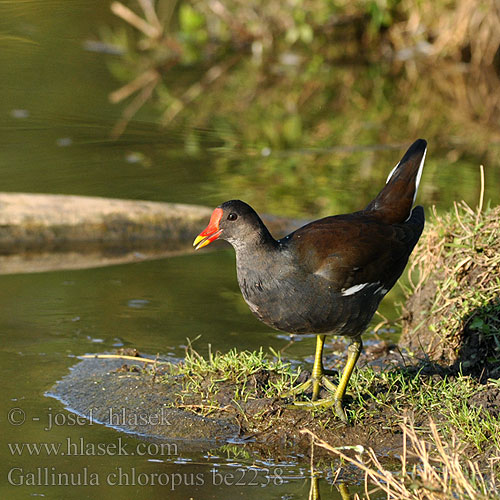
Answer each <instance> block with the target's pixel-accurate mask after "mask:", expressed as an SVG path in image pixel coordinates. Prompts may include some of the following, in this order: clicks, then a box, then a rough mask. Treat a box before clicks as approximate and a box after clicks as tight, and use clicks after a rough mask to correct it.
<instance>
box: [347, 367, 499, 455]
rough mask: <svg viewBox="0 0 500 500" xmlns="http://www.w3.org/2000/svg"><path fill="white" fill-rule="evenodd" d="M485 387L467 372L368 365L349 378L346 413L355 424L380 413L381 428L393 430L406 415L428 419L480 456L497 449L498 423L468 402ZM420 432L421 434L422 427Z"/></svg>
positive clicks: (423, 420) (447, 435) (359, 423)
mask: <svg viewBox="0 0 500 500" xmlns="http://www.w3.org/2000/svg"><path fill="white" fill-rule="evenodd" d="M494 383H495V382H493V381H492V382H491V384H494ZM496 383H497V384H498V382H496ZM483 389H484V386H482V385H481V384H479V383H478V382H477V381H476V380H475V379H474V378H472V377H469V376H462V375H457V376H453V377H443V378H441V377H438V376H427V375H422V374H421V373H419V372H417V373H415V372H414V371H413V372H412V371H406V370H391V371H385V372H381V373H375V372H374V371H373V369H371V368H362V369H358V370H356V371H355V373H354V374H353V376H352V378H351V381H350V384H349V390H348V393H350V394H351V395H352V397H353V402H352V404H351V405H350V407H349V408H348V409H347V413H348V415H349V418H350V421H351V422H352V423H353V424H354V425H362V424H363V423H364V422H366V421H369V420H370V419H376V418H377V417H378V416H379V415H381V414H382V415H383V418H384V426H385V427H387V428H391V429H394V428H397V427H398V426H399V425H400V424H401V422H402V421H403V416H404V415H407V414H409V413H411V415H412V418H413V419H414V421H415V422H417V423H420V422H421V423H425V422H427V421H428V419H429V418H432V419H433V420H434V421H435V422H436V425H437V427H438V430H439V431H440V432H441V433H442V435H443V436H446V437H448V438H449V439H451V437H452V436H456V438H458V439H459V440H460V442H461V443H463V444H464V446H466V447H467V451H468V452H469V454H470V455H471V456H474V455H476V456H478V455H479V454H481V453H494V451H495V450H500V421H499V420H498V419H497V418H494V417H493V416H491V414H489V413H487V412H483V411H482V410H481V409H480V408H478V407H476V406H474V405H469V404H468V399H469V398H470V397H471V396H473V395H474V394H476V393H478V392H480V391H481V390H483ZM425 425H426V424H425ZM421 432H422V433H425V432H426V431H425V428H422V429H421Z"/></svg>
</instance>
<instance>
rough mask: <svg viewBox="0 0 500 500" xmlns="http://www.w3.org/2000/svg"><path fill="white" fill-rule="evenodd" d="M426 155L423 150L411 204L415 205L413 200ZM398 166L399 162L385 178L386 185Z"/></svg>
mask: <svg viewBox="0 0 500 500" xmlns="http://www.w3.org/2000/svg"><path fill="white" fill-rule="evenodd" d="M426 154H427V148H425V151H424V154H423V155H422V160H420V165H419V166H418V172H417V177H416V178H415V194H414V195H413V202H412V204H413V203H415V199H416V198H417V192H418V186H419V184H420V178H421V177H422V170H423V169H424V163H425V155H426ZM400 164H401V162H399V163H398V164H397V165H396V166H395V167H394V168H393V169H392V170H391V172H390V173H389V175H388V176H387V180H386V181H385V183H386V184H387V183H388V182H389V181H390V180H391V177H392V174H394V172H395V171H396V169H397V168H398V167H399V165H400Z"/></svg>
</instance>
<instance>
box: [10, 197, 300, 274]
mask: <svg viewBox="0 0 500 500" xmlns="http://www.w3.org/2000/svg"><path fill="white" fill-rule="evenodd" d="M211 213H212V208H209V207H203V206H198V205H187V204H180V203H162V202H153V201H141V200H138V201H135V200H119V199H109V198H97V197H88V196H67V195H54V194H30V193H0V273H17V272H37V271H47V270H52V269H74V268H85V267H94V266H102V265H108V264H117V263H124V262H130V261H134V260H141V259H147V258H149V259H151V258H160V257H166V256H171V255H178V254H181V253H186V252H192V251H193V249H192V246H191V245H192V242H193V239H194V237H195V236H196V235H197V234H198V233H199V232H200V231H201V230H202V229H203V228H204V227H205V226H206V225H207V223H208V220H209V218H210V215H211ZM264 220H265V222H266V224H268V225H269V227H270V229H271V231H273V232H274V233H275V234H276V236H281V235H284V234H285V233H286V232H289V231H291V230H293V229H295V228H296V227H298V226H299V225H300V222H295V221H292V220H290V219H286V218H280V217H272V216H268V217H264Z"/></svg>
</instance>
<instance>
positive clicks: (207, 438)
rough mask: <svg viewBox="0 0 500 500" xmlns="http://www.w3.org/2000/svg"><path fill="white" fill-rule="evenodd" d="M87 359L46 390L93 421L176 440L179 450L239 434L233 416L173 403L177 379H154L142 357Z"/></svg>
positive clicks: (209, 445)
mask: <svg viewBox="0 0 500 500" xmlns="http://www.w3.org/2000/svg"><path fill="white" fill-rule="evenodd" d="M128 363H129V365H127V366H128V367H127V368H126V369H125V368H123V365H124V362H123V361H122V360H116V359H85V360H83V361H81V362H80V363H78V364H77V365H75V366H74V367H73V368H72V369H71V371H70V373H69V374H68V375H67V376H66V377H64V378H63V379H62V380H60V381H59V382H58V383H57V384H56V385H55V386H54V387H53V388H52V389H51V391H49V393H47V395H48V396H51V397H55V398H57V399H59V400H60V401H61V402H62V403H63V404H64V405H65V406H66V407H67V408H68V409H69V410H70V411H73V412H76V413H78V414H80V415H83V416H85V417H87V418H88V419H89V420H90V421H92V422H93V423H99V424H104V425H107V426H110V427H114V428H116V429H117V430H120V431H123V432H127V433H132V434H136V435H141V436H147V437H148V438H150V439H162V440H167V441H175V443H176V444H177V445H178V448H179V450H193V449H194V450H198V449H210V448H213V447H216V446H220V445H222V444H224V443H225V442H227V440H228V439H230V438H232V437H235V436H237V435H238V432H239V428H238V426H237V425H236V423H235V422H234V421H233V420H231V419H230V418H220V417H219V418H207V417H203V416H198V415H196V414H194V413H192V412H188V411H183V410H182V409H178V408H175V407H172V403H173V402H175V400H176V395H175V394H176V392H177V391H178V387H177V386H176V385H171V386H169V385H166V384H161V383H159V382H158V381H155V380H154V379H153V377H152V375H151V374H149V375H146V374H145V373H143V372H142V367H143V363H139V362H137V363H130V361H129V362H128Z"/></svg>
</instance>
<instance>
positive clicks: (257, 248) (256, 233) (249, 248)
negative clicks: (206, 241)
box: [227, 218, 279, 259]
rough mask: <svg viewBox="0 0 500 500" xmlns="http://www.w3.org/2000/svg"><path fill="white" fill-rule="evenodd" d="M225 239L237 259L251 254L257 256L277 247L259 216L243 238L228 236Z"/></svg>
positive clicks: (270, 251)
mask: <svg viewBox="0 0 500 500" xmlns="http://www.w3.org/2000/svg"><path fill="white" fill-rule="evenodd" d="M227 241H228V242H229V243H231V245H232V246H233V248H234V250H235V252H236V257H237V258H238V259H240V258H250V257H251V256H254V257H257V258H258V256H259V255H262V254H269V253H272V252H273V251H275V250H276V249H277V248H278V247H279V244H278V242H277V241H276V240H275V239H274V238H273V236H272V235H271V233H270V232H269V230H268V229H267V227H266V226H265V224H264V223H263V222H262V221H261V220H260V218H259V220H258V224H257V226H256V227H254V228H252V230H251V231H249V232H248V233H246V234H245V237H244V238H237V239H236V238H234V239H233V238H228V239H227Z"/></svg>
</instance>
